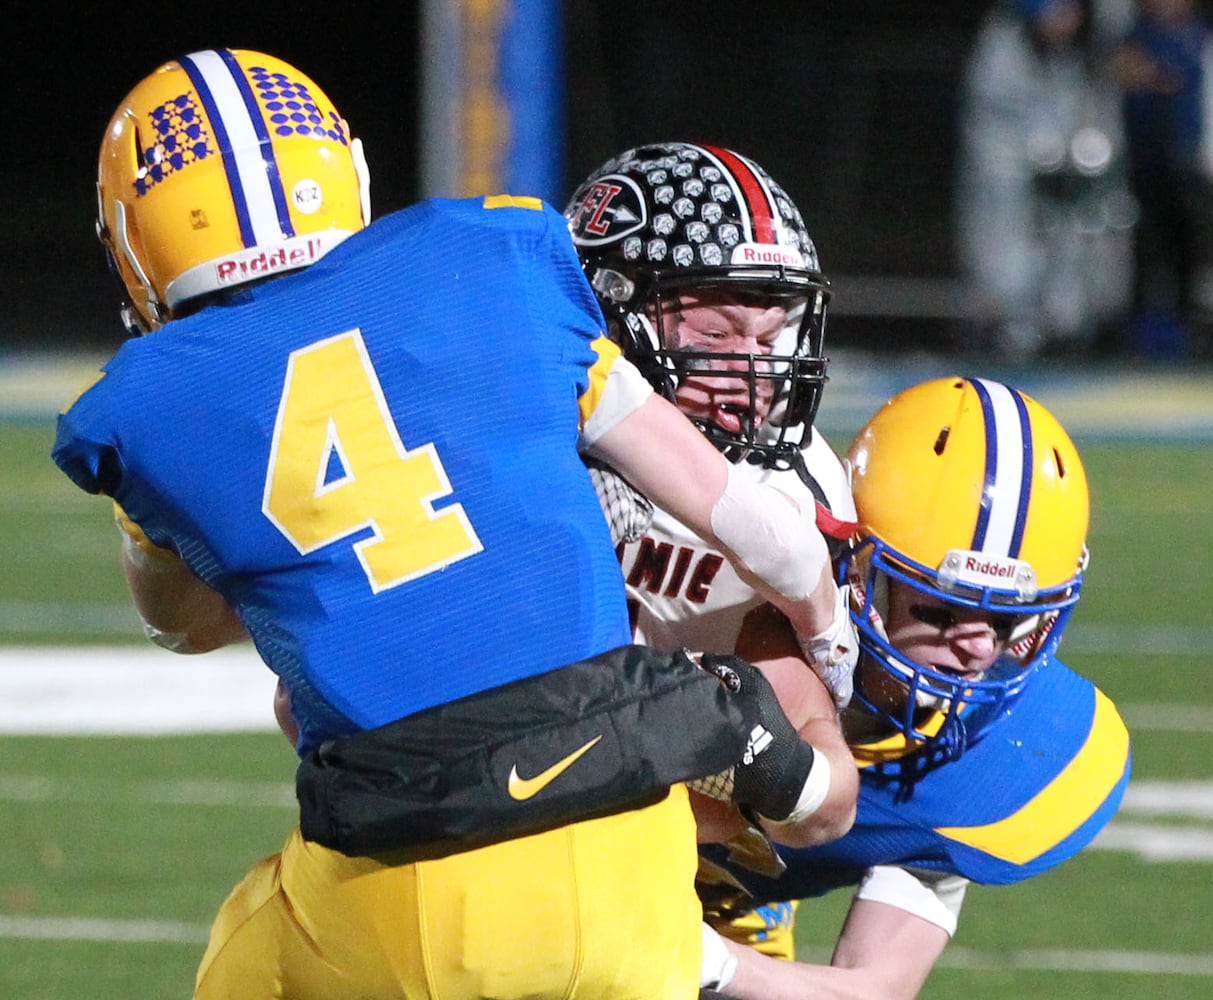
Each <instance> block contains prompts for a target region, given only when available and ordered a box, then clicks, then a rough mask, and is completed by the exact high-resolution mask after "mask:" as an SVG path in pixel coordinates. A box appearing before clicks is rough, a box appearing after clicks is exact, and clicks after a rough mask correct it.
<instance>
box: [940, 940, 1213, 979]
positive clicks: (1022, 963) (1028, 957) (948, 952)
mask: <svg viewBox="0 0 1213 1000" xmlns="http://www.w3.org/2000/svg"><path fill="white" fill-rule="evenodd" d="M936 964H938V965H941V966H946V967H948V968H950V969H1021V970H1025V971H1034V972H1114V973H1118V974H1124V973H1143V974H1146V975H1173V976H1213V955H1183V954H1176V953H1173V952H1159V951H1154V952H1151V951H1082V950H1074V951H1070V950H1062V949H1060V948H1057V949H1026V950H1023V951H1013V952H1010V953H1009V954H1006V955H1003V954H1000V953H996V952H989V951H973V950H970V949H968V948H953V947H948V948H947V949H945V951H944V953H943V955H942V956H941V957H940V959H939V961H938V963H936Z"/></svg>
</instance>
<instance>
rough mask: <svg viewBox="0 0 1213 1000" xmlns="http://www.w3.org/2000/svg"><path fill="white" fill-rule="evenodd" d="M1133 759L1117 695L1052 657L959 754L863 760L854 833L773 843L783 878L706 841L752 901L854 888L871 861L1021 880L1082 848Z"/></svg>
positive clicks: (1107, 813) (1119, 791)
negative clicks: (939, 760) (757, 870)
mask: <svg viewBox="0 0 1213 1000" xmlns="http://www.w3.org/2000/svg"><path fill="white" fill-rule="evenodd" d="M856 756H857V758H862V757H863V756H864V750H863V749H862V748H861V749H860V750H858V751H857V752H856ZM873 756H875V754H873ZM1130 756H1131V755H1130V746H1129V734H1128V731H1127V730H1126V729H1125V725H1124V722H1123V721H1122V720H1121V718H1120V715H1119V713H1118V712H1117V711H1116V708H1115V706H1114V705H1113V704H1112V702H1111V701H1110V700H1109V699H1108V698H1107V696H1106V695H1104V694H1103V692H1101V691H1100V690H1099V689H1098V688H1096V687H1095V685H1093V684H1092V683H1091V682H1090V681H1088V680H1086V679H1085V678H1083V677H1081V676H1079V675H1078V674H1076V673H1074V672H1073V671H1072V670H1070V669H1069V668H1067V667H1065V666H1064V665H1063V664H1061V663H1059V662H1056V661H1054V662H1053V663H1051V664H1049V665H1048V666H1046V667H1044V668H1043V669H1042V670H1040V671H1039V672H1038V673H1037V675H1036V676H1035V677H1034V678H1033V679H1032V682H1031V683H1030V684H1029V685H1028V687H1027V689H1026V690H1025V692H1024V694H1023V695H1022V696H1021V698H1020V699H1019V700H1018V701H1017V702H1016V703H1015V707H1014V708H1013V710H1012V711H1011V712H1010V714H1009V715H1007V716H1006V717H1004V718H1003V719H1001V720H1000V721H999V722H998V723H997V724H996V725H994V726H993V727H992V728H991V729H990V730H989V732H988V733H987V734H986V735H985V736H984V738H982V739H981V740H980V741H978V742H977V743H975V744H973V745H971V746H970V747H969V748H968V749H967V750H966V751H965V753H964V754H963V755H962V756H961V757H959V758H958V759H955V760H951V761H948V762H947V763H944V764H940V765H939V766H936V767H929V766H924V758H923V756H921V755H913V754H911V755H909V756H903V757H900V758H897V759H891V760H887V761H885V762H883V763H880V764H869V765H868V766H865V767H862V768H861V770H860V789H859V804H858V812H857V815H856V819H855V824H854V826H853V827H852V829H851V831H850V832H849V833H847V834H846V835H845V836H843V837H841V838H839V839H838V840H836V841H833V842H832V843H828V844H823V845H821V846H819V847H812V848H804V849H794V848H784V847H780V848H778V851H779V855H780V857H781V858H782V859H783V860H784V862H785V863H786V865H787V870H786V872H785V873H784V874H783V875H782V876H780V877H779V878H777V879H770V878H763V877H761V876H758V875H755V874H754V873H753V872H750V871H748V870H746V869H745V868H744V867H741V866H739V865H737V864H736V863H734V862H731V861H728V860H727V859H725V858H724V855H723V852H722V851H721V850H720V849H719V848H716V847H714V846H713V847H711V848H705V850H706V851H707V853H708V854H709V856H711V857H712V858H713V860H717V861H720V862H722V863H723V864H725V866H726V867H728V868H729V870H730V872H731V873H732V874H733V875H734V876H736V877H737V879H738V880H739V881H741V882H742V883H743V884H744V885H745V887H746V889H748V890H749V891H750V892H751V893H752V894H753V895H754V897H755V898H756V899H757V900H758V901H759V902H770V901H775V900H788V899H804V898H808V897H811V896H819V895H822V894H824V893H825V892H828V891H829V890H831V889H834V888H838V887H840V886H844V885H855V884H857V883H858V882H859V881H860V879H861V878H862V876H863V874H864V872H865V871H866V870H867V869H868V868H870V867H872V866H873V865H897V866H899V867H904V868H924V869H927V870H930V871H937V872H943V873H948V874H954V875H963V876H964V877H965V878H968V879H970V880H972V881H973V882H978V883H985V884H991V885H1002V884H1008V883H1012V882H1018V881H1021V880H1023V879H1026V878H1030V877H1032V876H1034V875H1038V874H1040V873H1041V872H1043V871H1045V870H1047V869H1049V868H1052V867H1054V866H1055V865H1057V864H1060V863H1061V862H1062V861H1065V860H1066V859H1067V858H1069V857H1071V856H1073V855H1074V854H1076V853H1078V851H1080V850H1081V849H1082V848H1083V847H1085V846H1086V845H1087V844H1089V843H1090V842H1091V840H1093V839H1094V837H1095V835H1096V834H1097V833H1098V832H1099V831H1100V830H1101V829H1103V827H1104V826H1105V825H1106V824H1107V822H1108V821H1109V820H1110V819H1111V818H1112V815H1113V814H1114V813H1115V812H1116V809H1117V807H1118V806H1119V804H1120V800H1121V798H1122V797H1123V795H1124V791H1125V788H1126V786H1127V785H1128V782H1129V771H1130Z"/></svg>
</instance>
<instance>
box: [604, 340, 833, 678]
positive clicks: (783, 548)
mask: <svg viewBox="0 0 1213 1000" xmlns="http://www.w3.org/2000/svg"><path fill="white" fill-rule="evenodd" d="M629 370H630V372H631V374H629ZM636 380H639V381H640V382H641V383H642V384H643V389H638V388H637V387H636V385H635V381H636ZM614 386H619V387H620V388H619V389H617V390H614V392H613V393H612V391H611V390H612V389H613V387H614ZM607 388H608V391H607V392H606V393H604V394H603V395H604V396H605V397H607V398H608V404H607V405H606V406H605V407H599V408H598V410H596V411H595V412H594V414H593V416H592V417H591V418H590V419H589V420H587V421H586V423H585V425H584V437H585V440H586V445H587V450H588V451H589V452H590V453H591V454H592V455H594V456H595V457H597V458H600V459H601V460H603V461H605V462H606V463H607V464H609V465H611V466H612V467H614V468H615V469H617V470H618V471H619V472H620V473H621V474H622V475H623V476H624V477H626V478H627V479H628V481H629V482H631V483H632V484H633V485H634V486H635V487H636V488H637V489H638V490H639V491H640V492H641V493H643V494H644V495H645V496H647V497H648V498H649V499H650V500H652V501H653V502H654V503H655V504H657V506H659V507H661V508H662V509H663V510H665V511H667V512H668V513H670V514H672V515H673V516H674V517H676V518H678V520H680V521H681V522H682V523H683V524H685V525H687V527H689V528H690V529H691V530H692V531H694V532H695V533H696V534H698V535H699V536H700V537H702V538H703V539H705V540H706V541H708V542H710V543H711V544H714V545H716V546H718V547H719V548H720V549H721V551H722V552H724V553H725V554H726V555H727V556H728V557H729V559H730V561H731V562H732V563H733V565H734V566H735V567H736V569H737V571H738V573H739V575H741V576H742V578H743V579H745V580H746V581H747V582H748V583H750V584H751V585H752V586H753V587H754V588H755V589H756V590H758V591H759V592H760V593H761V594H763V595H764V596H765V597H766V598H767V599H768V600H770V601H771V602H772V603H774V604H775V605H776V606H777V607H779V608H780V610H782V611H783V612H784V613H785V614H786V615H787V616H788V618H789V620H790V621H791V622H792V624H793V626H794V627H795V629H796V632H797V635H798V636H800V637H802V638H805V639H808V638H810V637H814V636H819V635H823V634H832V633H831V630H832V629H834V628H835V627H836V626H837V625H838V624H839V622H840V617H839V608H840V604H839V601H838V596H839V595H838V588H837V587H836V586H835V585H834V581H833V578H832V575H831V569H830V561H829V554H828V551H827V549H826V543H825V540H824V539H823V538H822V536H821V533H820V532H819V531H818V530H817V526H816V522H815V518H816V512H815V510H813V509H812V508H811V507H808V505H806V506H805V507H802V506H800V505H798V504H796V502H795V501H793V500H792V499H791V498H790V497H788V496H787V495H786V494H784V493H782V492H780V491H779V490H777V489H775V488H773V487H769V486H764V485H760V484H755V483H753V482H752V481H750V480H748V479H747V478H746V477H744V476H742V475H735V474H734V470H733V466H731V465H730V463H729V462H728V461H726V460H725V458H724V456H723V455H721V454H720V452H718V451H717V450H716V449H715V448H714V447H713V446H712V444H711V443H710V442H709V441H708V440H707V438H706V437H704V436H703V434H701V433H700V432H699V430H698V429H697V428H696V427H695V426H694V424H692V423H691V422H690V421H689V420H687V418H686V417H685V416H684V415H683V414H682V412H681V411H679V410H678V408H677V407H675V406H674V405H673V404H672V403H670V402H669V401H668V400H666V399H664V398H662V397H660V396H657V395H654V394H653V393H652V391H651V389H649V387H648V384H647V383H644V382H643V379H642V378H641V376H640V375H639V374H638V373H635V370H634V369H633V368H632V367H631V365H629V364H627V362H624V361H622V360H620V361H618V362H616V363H615V364H614V366H613V367H612V369H611V375H610V378H609V379H608V386H607ZM645 390H647V395H645V396H643V401H642V402H639V403H637V402H636V398H637V394H639V393H643V392H644V391H645ZM628 394H632V395H631V397H630V398H627V399H626V400H625V402H624V403H623V404H619V403H618V402H617V401H611V400H610V396H611V395H614V396H616V397H618V396H620V395H624V396H627V395H628ZM604 409H605V410H606V411H608V413H609V415H608V416H607V417H603V416H601V414H602V411H603V410H604ZM611 411H613V412H611ZM845 613H846V609H845V608H842V614H843V616H845ZM843 624H844V625H845V624H846V623H845V622H843ZM848 697H849V691H848Z"/></svg>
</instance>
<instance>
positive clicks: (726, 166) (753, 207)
mask: <svg viewBox="0 0 1213 1000" xmlns="http://www.w3.org/2000/svg"><path fill="white" fill-rule="evenodd" d="M700 148H701V149H703V150H704V151H705V152H707V153H708V154H709V155H711V156H712V157H713V158H714V159H715V160H716V162H717V163H718V164H719V165H720V167H721V168H722V169H723V170H724V173H725V176H727V177H728V178H729V183H730V185H732V186H733V188H734V190H735V191H736V192H737V202H738V204H739V205H740V206H741V208H742V210H743V211H746V212H747V213H748V214H749V218H748V219H747V220H745V221H746V228H747V229H751V230H752V233H747V234H746V236H747V239H749V240H751V241H752V242H755V243H775V242H777V240H776V237H775V227H776V219H777V218H778V215H777V213H776V212H775V199H774V197H773V195H772V194H771V189H770V188H769V187H768V186H767V183H766V181H765V180H763V179H762V178H761V177H760V176H759V175H758V174H757V173H756V172H755V170H754V167H753V165H752V164H751V163H750V162H749V161H748V160H746V159H744V158H743V157H740V156H738V155H737V154H736V153H734V152H733V151H732V150H728V149H721V148H719V147H717V146H702V147H700ZM734 181H736V184H733V182H734Z"/></svg>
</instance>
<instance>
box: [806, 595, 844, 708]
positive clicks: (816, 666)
mask: <svg viewBox="0 0 1213 1000" xmlns="http://www.w3.org/2000/svg"><path fill="white" fill-rule="evenodd" d="M850 597H851V588H850V587H849V586H846V585H844V586H841V587H839V588H838V594H837V597H836V598H835V605H834V618H833V620H832V621H831V622H830V624H829V625H828V626H827V627H826V629H825V631H823V632H818V633H817V634H816V635H814V636H808V637H805V636H797V637H796V638H797V640H798V641H799V642H800V649H801V652H803V653H804V655H805V658H806V659H807V660H808V661H809V666H811V667H812V668H813V672H814V673H815V674H817V676H818V677H820V678H821V680H822V683H823V684H825V686H826V687H827V688H828V689H829V692H830V694H831V695H832V696H833V698H834V704H835V705H836V706H837V707H838V710H839V711H840V712H841V711H842V710H843V709H844V708H846V707H847V705H848V704H849V703H850V701H851V695H852V694H853V693H854V690H855V683H854V674H855V664H856V663H858V662H859V635H858V633H856V631H855V624H854V622H852V621H851V609H850V604H851V601H850Z"/></svg>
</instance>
